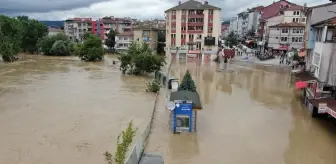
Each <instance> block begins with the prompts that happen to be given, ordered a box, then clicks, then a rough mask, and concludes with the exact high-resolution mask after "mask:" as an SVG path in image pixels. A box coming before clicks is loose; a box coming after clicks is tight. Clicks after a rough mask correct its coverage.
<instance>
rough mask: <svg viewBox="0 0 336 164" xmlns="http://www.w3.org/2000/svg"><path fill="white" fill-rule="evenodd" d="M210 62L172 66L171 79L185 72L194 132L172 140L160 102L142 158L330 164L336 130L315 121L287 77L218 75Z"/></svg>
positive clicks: (214, 163)
mask: <svg viewBox="0 0 336 164" xmlns="http://www.w3.org/2000/svg"><path fill="white" fill-rule="evenodd" d="M219 67H220V66H219V65H217V64H216V63H214V62H209V63H201V62H200V61H190V62H187V61H185V60H184V61H183V60H181V61H175V62H173V64H172V68H171V76H175V77H177V78H179V79H182V78H183V75H184V74H185V72H186V70H187V69H188V70H189V71H190V73H191V74H192V76H193V79H194V81H195V83H196V86H197V89H198V92H199V94H200V98H201V101H202V104H203V108H204V109H203V110H202V111H199V112H198V114H197V117H198V118H197V132H196V133H193V134H187V133H182V134H172V132H171V131H170V128H169V123H168V122H169V111H168V110H167V109H165V108H164V104H165V101H166V100H165V96H164V94H162V95H163V96H160V99H159V100H158V106H157V107H158V108H157V111H156V115H155V119H154V125H153V130H152V131H153V132H152V134H151V136H150V140H149V144H148V145H147V147H146V151H147V152H159V153H162V154H163V156H164V161H165V163H166V164H205V163H207V164H270V163H272V164H317V163H318V164H335V163H336V156H335V154H336V124H335V121H334V120H329V119H314V118H312V117H311V116H310V113H309V112H308V110H306V109H305V108H304V107H303V106H302V105H301V102H300V97H299V96H298V93H297V92H296V91H295V89H294V88H293V85H292V84H291V82H290V75H289V73H288V72H286V71H277V70H273V69H271V70H269V69H268V68H267V67H263V66H260V67H255V66H250V65H246V64H241V63H232V64H228V65H226V66H225V68H226V69H227V71H224V72H218V71H217V70H218V69H219Z"/></svg>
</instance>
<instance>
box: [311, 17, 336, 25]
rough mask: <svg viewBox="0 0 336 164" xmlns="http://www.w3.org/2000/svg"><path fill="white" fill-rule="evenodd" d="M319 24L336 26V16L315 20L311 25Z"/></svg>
mask: <svg viewBox="0 0 336 164" xmlns="http://www.w3.org/2000/svg"><path fill="white" fill-rule="evenodd" d="M319 25H326V26H336V16H335V17H332V18H329V19H326V20H323V21H321V22H317V23H315V24H313V25H312V26H319Z"/></svg>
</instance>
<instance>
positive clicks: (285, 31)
mask: <svg viewBox="0 0 336 164" xmlns="http://www.w3.org/2000/svg"><path fill="white" fill-rule="evenodd" d="M304 31H305V25H304V24H301V23H296V22H291V23H280V24H277V25H273V26H269V35H268V36H269V37H268V40H267V41H268V45H267V46H268V48H269V49H273V50H279V51H284V52H287V51H288V50H291V49H292V48H295V49H302V48H304Z"/></svg>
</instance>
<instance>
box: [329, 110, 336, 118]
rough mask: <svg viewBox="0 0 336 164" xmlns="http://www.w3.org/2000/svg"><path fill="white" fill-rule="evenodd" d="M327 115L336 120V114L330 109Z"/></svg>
mask: <svg viewBox="0 0 336 164" xmlns="http://www.w3.org/2000/svg"><path fill="white" fill-rule="evenodd" d="M327 113H328V114H330V116H332V117H334V118H336V112H335V111H333V110H331V109H330V108H328V110H327Z"/></svg>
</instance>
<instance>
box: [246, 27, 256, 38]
mask: <svg viewBox="0 0 336 164" xmlns="http://www.w3.org/2000/svg"><path fill="white" fill-rule="evenodd" d="M246 36H247V37H254V36H255V30H254V29H253V28H252V29H251V30H249V31H247V33H246Z"/></svg>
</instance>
